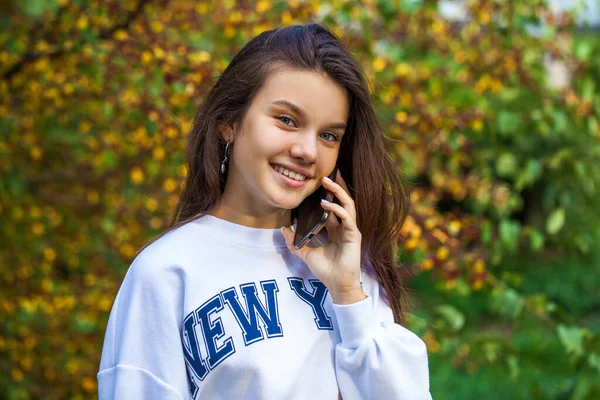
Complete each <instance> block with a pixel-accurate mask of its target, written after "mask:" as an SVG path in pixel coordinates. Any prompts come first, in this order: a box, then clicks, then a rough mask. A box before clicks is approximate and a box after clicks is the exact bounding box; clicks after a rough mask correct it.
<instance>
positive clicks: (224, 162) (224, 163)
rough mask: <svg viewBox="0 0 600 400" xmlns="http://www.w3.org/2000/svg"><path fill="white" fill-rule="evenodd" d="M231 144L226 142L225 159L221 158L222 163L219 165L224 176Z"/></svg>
mask: <svg viewBox="0 0 600 400" xmlns="http://www.w3.org/2000/svg"><path fill="white" fill-rule="evenodd" d="M230 144H231V142H227V145H226V146H225V158H223V162H222V163H221V173H222V174H224V173H225V166H226V165H227V159H228V158H229V145H230Z"/></svg>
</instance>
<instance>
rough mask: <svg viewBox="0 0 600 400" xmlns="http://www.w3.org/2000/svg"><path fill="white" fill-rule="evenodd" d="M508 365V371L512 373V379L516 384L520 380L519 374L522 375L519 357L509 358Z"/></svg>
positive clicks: (512, 356) (511, 356)
mask: <svg viewBox="0 0 600 400" xmlns="http://www.w3.org/2000/svg"><path fill="white" fill-rule="evenodd" d="M506 363H507V364H508V371H509V373H510V379H511V380H512V381H513V382H516V381H517V379H518V378H519V373H520V369H519V359H518V358H517V357H515V356H514V355H510V356H508V359H507V360H506Z"/></svg>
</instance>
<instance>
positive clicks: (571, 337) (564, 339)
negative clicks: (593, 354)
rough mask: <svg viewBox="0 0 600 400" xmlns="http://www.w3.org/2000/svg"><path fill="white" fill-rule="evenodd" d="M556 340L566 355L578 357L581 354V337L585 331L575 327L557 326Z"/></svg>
mask: <svg viewBox="0 0 600 400" xmlns="http://www.w3.org/2000/svg"><path fill="white" fill-rule="evenodd" d="M556 333H557V334H558V339H559V340H560V342H561V343H562V345H563V346H564V348H565V350H566V351H567V353H568V354H572V355H574V356H576V357H579V356H581V355H582V354H583V337H584V336H585V333H586V332H585V330H583V329H581V328H579V327H577V326H565V325H562V324H560V325H558V327H557V328H556Z"/></svg>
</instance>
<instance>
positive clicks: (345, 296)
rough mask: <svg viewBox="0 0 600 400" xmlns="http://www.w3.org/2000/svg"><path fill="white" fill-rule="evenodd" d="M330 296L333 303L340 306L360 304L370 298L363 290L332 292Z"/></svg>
mask: <svg viewBox="0 0 600 400" xmlns="http://www.w3.org/2000/svg"><path fill="white" fill-rule="evenodd" d="M329 294H330V296H331V300H332V301H333V303H334V304H339V305H345V304H354V303H358V302H359V301H361V300H364V299H366V298H367V297H368V296H367V295H366V294H365V292H363V291H362V288H357V289H352V290H343V291H330V292H329Z"/></svg>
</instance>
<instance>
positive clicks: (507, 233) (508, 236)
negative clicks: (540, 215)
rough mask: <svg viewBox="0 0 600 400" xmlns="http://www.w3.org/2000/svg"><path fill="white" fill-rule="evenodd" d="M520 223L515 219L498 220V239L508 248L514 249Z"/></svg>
mask: <svg viewBox="0 0 600 400" xmlns="http://www.w3.org/2000/svg"><path fill="white" fill-rule="evenodd" d="M520 231H521V224H520V223H519V222H517V221H513V220H508V219H503V220H502V221H500V240H501V241H502V243H503V244H504V245H505V246H506V247H507V248H508V249H510V250H513V251H514V250H516V249H517V244H518V239H519V232H520Z"/></svg>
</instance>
